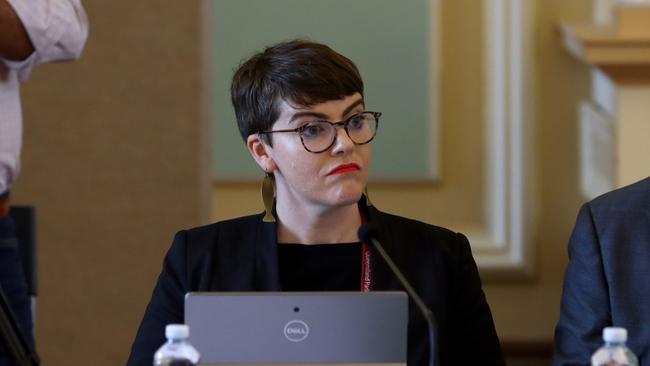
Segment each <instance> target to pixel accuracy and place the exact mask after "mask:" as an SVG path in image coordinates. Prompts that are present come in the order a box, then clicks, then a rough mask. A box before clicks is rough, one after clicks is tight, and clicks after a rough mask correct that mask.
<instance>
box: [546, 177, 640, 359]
mask: <svg viewBox="0 0 650 366" xmlns="http://www.w3.org/2000/svg"><path fill="white" fill-rule="evenodd" d="M607 326H620V327H624V328H626V329H627V330H628V343H627V344H628V347H629V348H630V349H631V350H632V351H633V352H634V353H635V354H636V355H637V356H638V357H639V363H640V364H641V365H644V364H645V365H648V364H650V178H646V179H644V180H642V181H640V182H637V183H634V184H632V185H629V186H626V187H623V188H620V189H617V190H614V191H612V192H609V193H606V194H604V195H602V196H600V197H598V198H596V199H594V200H593V201H591V202H588V203H586V204H585V205H583V206H582V208H581V209H580V213H579V214H578V219H577V222H576V225H575V228H574V229H573V234H572V235H571V239H570V241H569V265H568V267H567V270H566V273H565V275H564V289H563V293H562V302H561V314H560V320H559V322H558V324H557V326H556V328H555V355H554V360H553V365H588V364H589V362H590V357H591V354H592V353H593V352H594V351H595V350H596V349H598V347H599V346H600V345H601V344H602V338H601V333H602V330H603V328H604V327H607Z"/></svg>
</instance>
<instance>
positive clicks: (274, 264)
mask: <svg viewBox="0 0 650 366" xmlns="http://www.w3.org/2000/svg"><path fill="white" fill-rule="evenodd" d="M274 211H275V207H274ZM276 217H277V216H276ZM278 267H279V264H278V249H277V226H276V223H274V222H262V215H260V216H259V224H258V226H257V233H256V237H255V274H254V287H255V290H257V291H280V269H279V268H278Z"/></svg>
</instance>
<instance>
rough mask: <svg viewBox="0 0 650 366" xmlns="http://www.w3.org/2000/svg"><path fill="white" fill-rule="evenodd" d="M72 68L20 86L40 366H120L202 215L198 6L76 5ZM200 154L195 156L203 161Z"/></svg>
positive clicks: (23, 199) (119, 1)
mask: <svg viewBox="0 0 650 366" xmlns="http://www.w3.org/2000/svg"><path fill="white" fill-rule="evenodd" d="M85 6H86V8H87V11H88V15H89V18H90V22H91V27H90V38H89V40H88V43H87V47H86V50H85V52H84V54H83V58H82V60H81V61H80V62H78V63H75V64H55V65H47V66H43V67H41V68H39V69H38V70H36V71H35V72H34V74H33V75H32V79H31V81H29V82H28V83H26V84H25V85H24V88H23V93H22V96H23V99H24V103H23V107H24V112H25V145H24V160H23V163H24V164H23V174H22V176H21V177H20V179H19V181H18V182H17V185H16V187H15V191H14V193H15V195H14V198H15V201H16V202H18V203H25V204H34V205H35V206H36V207H37V209H38V219H39V225H38V245H39V250H38V255H39V268H38V270H39V279H40V284H39V285H40V293H39V298H38V315H37V320H36V324H37V327H36V335H37V342H38V347H39V352H40V353H41V356H42V358H43V363H44V364H45V365H51V366H56V365H70V364H89V365H97V366H102V365H106V366H108V365H111V366H113V365H120V364H124V362H125V360H126V357H127V355H128V352H129V349H130V344H131V342H132V340H133V336H134V334H135V330H136V327H137V325H138V323H139V321H140V319H141V317H142V314H143V311H144V306H145V304H146V302H147V301H148V298H149V296H150V294H151V289H152V288H153V284H154V280H155V278H156V276H157V274H158V272H159V271H160V266H161V262H162V261H161V260H162V256H163V254H164V251H165V250H166V248H167V247H168V246H169V244H170V242H171V239H172V235H173V233H174V231H175V230H178V229H179V228H183V227H188V226H193V225H197V224H199V223H201V222H202V221H203V220H202V217H206V216H207V215H205V213H206V212H207V209H206V208H207V207H206V206H207V204H206V203H207V202H208V200H207V199H205V197H206V196H207V195H206V193H207V179H206V177H205V176H204V174H205V173H204V172H205V170H204V169H202V166H201V164H202V160H203V158H201V157H200V155H199V148H200V146H199V144H198V142H199V141H200V136H201V135H202V134H204V133H205V131H204V128H203V126H202V125H201V123H200V118H199V116H200V105H199V90H200V88H199V79H200V75H199V66H200V63H199V27H200V23H199V21H198V18H199V10H198V4H197V2H192V1H183V2H178V1H158V2H156V3H155V4H153V3H149V2H139V1H127V0H111V1H85ZM203 156H205V155H203Z"/></svg>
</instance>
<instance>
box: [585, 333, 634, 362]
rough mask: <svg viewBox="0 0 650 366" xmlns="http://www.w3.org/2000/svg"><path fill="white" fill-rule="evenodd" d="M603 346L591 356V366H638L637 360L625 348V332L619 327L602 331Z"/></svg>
mask: <svg viewBox="0 0 650 366" xmlns="http://www.w3.org/2000/svg"><path fill="white" fill-rule="evenodd" d="M603 340H604V341H605V345H604V346H602V347H600V348H599V349H598V350H597V351H596V352H595V353H594V354H593V356H591V365H592V366H638V365H639V360H637V358H636V356H635V355H634V353H632V351H630V349H629V348H627V347H626V346H625V342H626V341H627V330H626V329H625V328H619V327H607V328H605V329H603Z"/></svg>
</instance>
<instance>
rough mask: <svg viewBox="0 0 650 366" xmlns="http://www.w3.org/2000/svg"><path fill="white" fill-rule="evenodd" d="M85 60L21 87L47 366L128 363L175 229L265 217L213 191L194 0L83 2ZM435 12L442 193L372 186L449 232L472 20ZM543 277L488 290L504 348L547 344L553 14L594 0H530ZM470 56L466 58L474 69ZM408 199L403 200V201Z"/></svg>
mask: <svg viewBox="0 0 650 366" xmlns="http://www.w3.org/2000/svg"><path fill="white" fill-rule="evenodd" d="M86 7H87V10H88V13H89V16H90V20H91V36H90V39H89V42H88V46H87V49H86V52H85V54H84V55H83V59H82V61H81V62H79V63H76V64H57V65H47V66H44V67H41V68H40V69H38V70H36V72H35V73H34V75H33V78H32V80H31V81H30V82H29V83H27V84H26V85H25V87H24V89H23V97H24V109H25V119H26V126H25V127H26V132H25V151H24V165H23V175H22V176H21V178H20V180H19V182H18V185H17V186H16V189H15V196H14V197H15V200H16V201H17V202H19V203H29V204H34V205H36V206H37V207H38V209H39V219H40V221H39V232H38V233H39V255H40V264H39V274H40V295H39V300H38V319H37V341H38V344H39V350H40V352H41V354H42V357H43V359H44V362H45V363H46V364H48V365H65V364H69V363H70V362H78V361H79V360H83V361H82V362H91V363H92V364H93V365H98V366H102V365H115V364H122V363H123V362H124V360H125V358H126V355H127V354H128V349H129V346H130V343H131V340H132V338H133V334H134V332H135V328H136V326H137V324H138V322H139V320H140V317H141V316H142V312H143V310H144V306H145V304H146V302H147V300H148V298H149V295H150V291H151V288H152V286H153V284H154V281H155V277H156V275H157V273H158V272H159V269H160V265H161V259H162V256H163V254H164V251H165V250H166V248H167V247H168V245H169V243H170V240H171V236H172V234H173V232H174V231H175V230H177V229H179V228H184V227H188V226H194V225H198V224H201V223H203V222H204V221H205V220H204V218H205V217H206V215H205V213H206V207H207V206H208V205H211V206H212V211H213V213H212V219H215V220H216V219H221V218H226V217H233V216H238V215H244V214H249V213H251V212H257V211H259V210H260V209H261V203H260V200H259V193H258V187H257V185H213V186H212V188H213V189H212V192H211V194H208V191H207V185H208V183H209V181H208V172H207V170H205V169H203V168H204V167H205V165H204V164H205V160H206V159H207V154H205V151H204V146H202V145H201V141H202V140H203V137H204V136H205V135H206V133H207V131H206V127H205V126H204V125H203V124H202V123H201V105H200V89H201V87H200V79H201V74H200V70H199V67H200V62H199V59H200V31H199V28H200V14H199V13H200V11H199V8H198V2H172V1H162V2H158V3H156V6H151V4H145V3H139V2H132V1H125V0H114V1H104V2H99V1H93V2H91V1H86ZM478 8H479V7H477V6H476V1H474V0H462V1H461V0H454V1H453V2H452V1H445V2H443V23H444V33H443V80H442V85H441V87H442V92H443V93H442V95H443V96H442V100H441V113H442V120H443V121H444V122H443V126H442V127H443V132H442V133H443V135H442V136H443V144H442V146H441V149H442V156H443V165H442V169H443V170H442V174H443V181H442V182H441V183H440V184H439V185H435V186H434V185H427V184H421V185H415V186H414V185H400V184H393V185H385V184H371V186H370V188H371V195H372V198H373V200H374V202H375V203H376V204H377V205H378V206H379V207H380V208H382V209H384V210H387V211H391V212H394V213H398V214H402V215H406V216H410V217H414V218H418V219H421V220H425V221H429V222H432V223H436V224H439V225H443V226H448V227H451V228H457V229H458V228H459V227H461V226H462V225H464V224H466V223H476V224H477V225H479V224H481V223H482V222H481V220H482V216H481V215H480V212H482V202H483V197H482V194H483V191H482V182H481V181H477V180H475V179H467V177H468V176H470V177H476V176H482V174H479V173H482V172H483V169H485V168H484V167H483V166H482V163H481V160H480V157H481V151H482V150H483V145H482V141H483V140H482V137H481V136H482V133H483V132H484V131H481V126H482V124H481V123H480V121H481V118H482V116H483V111H484V106H483V105H482V102H481V101H482V99H483V97H484V96H483V95H482V92H481V88H479V87H477V83H478V82H480V80H482V78H483V75H482V71H481V68H480V67H479V66H478V65H477V64H476V63H477V62H478V60H480V58H481V57H482V54H481V51H480V42H481V37H482V35H481V25H480V20H481V15H480V14H479V13H478V10H477V9H478ZM537 12H538V17H537V21H538V26H537V37H536V42H537V44H536V46H535V47H536V59H537V62H538V64H537V66H538V67H537V69H536V75H535V78H536V79H537V80H538V82H537V84H536V90H535V91H534V94H536V95H537V96H538V100H537V101H536V104H537V108H538V111H537V114H536V143H537V150H536V151H537V161H535V162H532V163H534V164H535V166H536V173H537V174H536V175H537V176H538V177H539V182H536V183H537V184H536V185H537V187H538V191H537V194H538V198H539V199H538V202H539V203H540V207H539V210H538V211H539V213H538V217H539V223H538V226H539V232H538V234H537V236H536V242H535V244H536V246H537V248H538V250H537V254H538V255H537V264H538V271H537V276H536V277H535V278H534V279H532V280H530V281H528V282H526V283H519V284H505V283H488V284H486V286H485V289H486V292H487V295H488V299H489V301H490V303H491V305H492V309H493V312H494V316H495V320H496V323H497V328H498V331H499V334H500V335H501V337H502V338H503V339H504V340H508V341H521V340H533V341H535V340H549V339H550V338H551V337H552V329H553V326H554V323H555V321H556V319H557V315H558V301H559V296H560V289H561V278H562V271H563V268H564V266H565V263H566V259H565V257H566V255H565V253H566V241H567V238H568V235H569V232H570V229H571V227H572V225H573V220H574V218H575V214H576V212H577V209H578V206H579V204H580V202H581V197H580V196H579V193H578V180H577V174H578V165H577V163H578V162H577V146H576V144H577V136H576V103H577V101H578V100H580V99H581V98H582V97H584V96H586V95H587V93H588V72H587V69H586V67H584V66H582V65H580V64H578V63H577V62H575V61H573V60H572V59H571V58H570V57H569V56H567V55H566V54H565V53H564V52H563V51H562V50H561V49H560V47H559V41H558V38H557V34H556V32H555V29H554V26H555V22H556V20H557V19H558V18H560V17H565V18H572V19H578V18H583V19H585V18H588V17H589V14H590V1H589V0H569V1H566V0H544V1H543V2H542V1H540V2H539V3H538V8H537ZM472 62H473V63H472ZM404 202H408V205H406V204H404Z"/></svg>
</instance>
